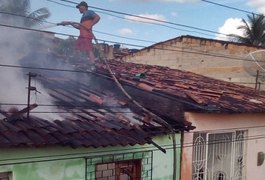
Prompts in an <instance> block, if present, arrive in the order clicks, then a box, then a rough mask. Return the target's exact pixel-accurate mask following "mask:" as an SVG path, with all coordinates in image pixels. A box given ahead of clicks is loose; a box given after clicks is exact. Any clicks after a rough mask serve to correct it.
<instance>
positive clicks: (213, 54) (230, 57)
mask: <svg viewBox="0 0 265 180" xmlns="http://www.w3.org/2000/svg"><path fill="white" fill-rule="evenodd" d="M53 24H55V23H53ZM0 26H2V27H7V28H15V29H21V30H28V31H35V32H41V33H48V34H57V35H63V36H72V37H78V36H74V35H71V34H66V33H59V32H51V31H44V30H39V29H32V28H26V27H18V26H13V25H6V24H0ZM98 40H100V41H102V42H109V43H116V44H117V43H119V44H124V45H128V46H134V47H139V48H148V47H145V46H142V45H136V44H128V43H121V42H115V41H107V40H102V39H98ZM153 48H154V49H159V50H166V51H176V52H186V53H193V54H200V55H205V56H213V57H222V58H227V59H234V60H245V61H252V60H248V59H242V57H235V56H229V55H223V54H216V53H205V52H203V51H200V50H192V51H191V50H183V49H180V50H177V49H166V48H159V47H153ZM187 49H188V48H187Z"/></svg>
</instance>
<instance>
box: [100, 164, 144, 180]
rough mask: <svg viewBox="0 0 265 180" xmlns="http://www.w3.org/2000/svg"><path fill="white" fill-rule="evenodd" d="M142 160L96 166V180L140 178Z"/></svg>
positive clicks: (137, 179)
mask: <svg viewBox="0 0 265 180" xmlns="http://www.w3.org/2000/svg"><path fill="white" fill-rule="evenodd" d="M140 179H141V160H132V161H120V162H114V163H107V164H98V165H97V166H96V180H140Z"/></svg>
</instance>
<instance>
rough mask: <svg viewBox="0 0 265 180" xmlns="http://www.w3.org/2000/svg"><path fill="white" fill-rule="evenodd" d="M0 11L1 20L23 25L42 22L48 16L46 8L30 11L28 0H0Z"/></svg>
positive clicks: (30, 25)
mask: <svg viewBox="0 0 265 180" xmlns="http://www.w3.org/2000/svg"><path fill="white" fill-rule="evenodd" d="M0 12H2V17H3V18H1V20H2V19H3V20H5V21H6V22H8V23H11V24H13V23H16V24H17V23H19V24H20V25H21V26H25V27H32V26H36V25H39V24H42V23H43V22H44V21H45V19H47V18H48V17H49V16H50V12H49V11H48V9H47V8H40V9H37V10H35V11H33V12H30V0H0Z"/></svg>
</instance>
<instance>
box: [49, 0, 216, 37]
mask: <svg viewBox="0 0 265 180" xmlns="http://www.w3.org/2000/svg"><path fill="white" fill-rule="evenodd" d="M47 1H50V2H53V3H56V4H59V5H62V6H65V7H70V8H75V7H73V6H70V5H65V4H63V3H58V2H56V1H54V0H47ZM95 12H98V13H102V14H106V15H109V16H112V17H116V18H119V19H123V20H129V21H134V22H141V23H145V24H153V25H157V26H162V27H167V28H170V29H174V30H178V31H184V32H190V33H197V34H202V35H206V36H212V34H206V33H202V32H198V31H190V30H186V29H179V28H175V27H172V26H167V25H165V24H161V23H154V22H149V21H141V20H134V19H127V18H124V17H121V16H117V15H113V14H111V13H106V12H104V11H102V10H101V11H100V10H95ZM95 32H97V31H95Z"/></svg>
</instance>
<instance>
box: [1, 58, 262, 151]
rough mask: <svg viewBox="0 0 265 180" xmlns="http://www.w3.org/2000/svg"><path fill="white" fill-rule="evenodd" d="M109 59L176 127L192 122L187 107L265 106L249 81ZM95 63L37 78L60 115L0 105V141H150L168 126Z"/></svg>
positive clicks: (242, 109)
mask: <svg viewBox="0 0 265 180" xmlns="http://www.w3.org/2000/svg"><path fill="white" fill-rule="evenodd" d="M26 59H29V58H26ZM51 59H52V60H54V59H55V57H51ZM34 60H35V59H34ZM108 62H109V65H110V67H111V69H112V70H113V73H114V74H115V76H116V77H117V79H118V80H119V81H120V82H121V83H122V85H124V87H125V88H127V87H130V88H131V90H130V93H131V94H132V95H134V97H137V96H138V95H139V93H142V94H144V95H143V96H141V97H140V98H139V100H141V103H143V106H145V107H147V108H148V109H149V110H151V111H153V112H155V113H156V114H158V115H159V116H161V117H162V118H164V119H166V120H168V119H170V121H168V122H169V123H170V124H171V125H172V126H173V127H174V128H175V130H176V131H183V130H189V129H191V128H193V127H192V126H191V125H190V124H188V123H187V122H185V119H184V118H183V116H182V114H183V112H185V111H194V112H217V113H227V112H229V113H254V112H265V108H264V107H265V106H264V103H265V96H264V93H263V92H259V93H257V92H255V90H254V89H252V88H249V87H245V86H240V85H236V84H233V83H229V82H225V81H220V80H216V79H212V78H208V77H204V76H201V75H197V74H194V73H190V72H186V71H180V70H176V69H170V68H166V67H159V66H151V65H142V64H133V63H125V62H120V61H114V60H112V61H108ZM34 63H36V62H35V61H34ZM96 67H97V70H96V71H95V72H93V73H84V72H83V71H84V69H85V68H87V67H86V65H85V63H84V62H83V65H82V70H81V73H75V76H69V74H67V72H64V73H62V72H58V73H50V72H49V71H47V72H46V71H45V72H41V73H42V76H41V77H39V81H40V82H41V83H42V84H43V86H44V87H45V89H47V91H48V93H49V94H50V96H51V97H52V98H53V102H54V106H52V108H53V111H54V113H52V114H57V115H58V114H59V115H60V117H61V119H57V120H54V119H52V120H48V119H43V118H40V117H39V116H38V115H37V114H35V113H34V112H31V113H30V118H29V119H27V118H26V115H25V114H21V115H14V114H12V113H8V112H4V111H3V109H1V110H2V112H1V111H0V114H1V116H2V118H1V119H2V120H0V147H43V146H70V147H81V146H84V147H95V148H97V147H105V146H116V145H123V146H125V145H135V144H146V143H152V138H153V137H154V136H156V135H161V134H166V133H168V132H169V130H168V129H166V128H164V127H163V126H161V125H160V124H158V123H157V121H156V120H155V118H153V117H151V116H150V115H148V114H147V113H146V112H145V111H143V110H141V109H139V108H137V107H135V106H133V105H132V102H131V101H130V100H129V99H128V98H126V97H125V96H124V95H123V94H122V93H121V92H120V91H117V89H118V88H117V86H116V84H115V83H113V82H114V81H113V79H112V77H111V74H110V73H109V71H108V69H107V66H106V64H105V63H104V62H98V63H97V64H96ZM107 81H109V82H112V84H111V83H110V84H109V83H107ZM136 91H137V92H138V94H136V93H135V92H136ZM149 95H150V96H149ZM151 95H152V96H151ZM154 98H157V103H155V102H153V100H154ZM163 99H167V100H168V101H165V102H164V105H165V107H160V104H159V103H158V102H160V101H161V100H163ZM174 102H176V103H175V104H174ZM176 112H177V113H176ZM178 112H180V113H178ZM50 113H51V112H50ZM170 113H172V114H171V115H168V114H170ZM167 115H168V116H167ZM1 116H0V117H1ZM14 117H15V118H14Z"/></svg>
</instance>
